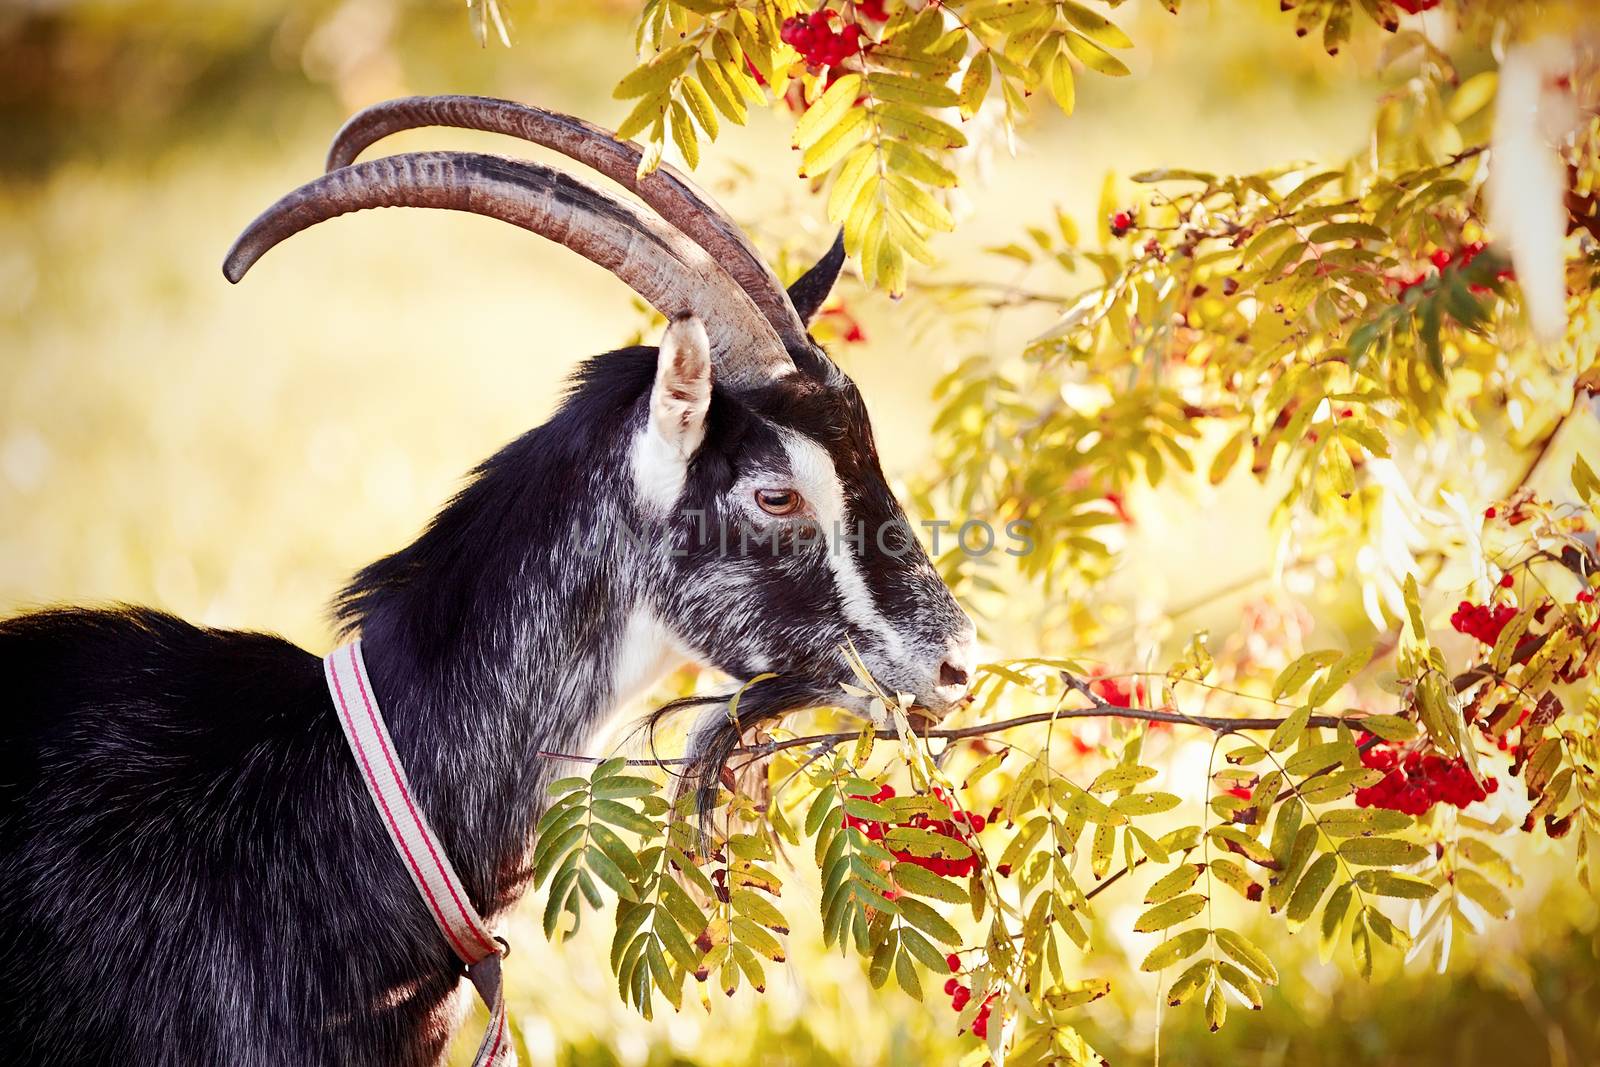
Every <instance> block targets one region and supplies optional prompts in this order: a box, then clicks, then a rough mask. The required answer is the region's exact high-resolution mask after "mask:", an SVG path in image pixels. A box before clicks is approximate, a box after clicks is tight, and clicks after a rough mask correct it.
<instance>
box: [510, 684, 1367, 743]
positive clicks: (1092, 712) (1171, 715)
mask: <svg viewBox="0 0 1600 1067" xmlns="http://www.w3.org/2000/svg"><path fill="white" fill-rule="evenodd" d="M1063 676H1064V677H1065V678H1066V681H1067V684H1068V685H1069V686H1071V687H1072V688H1073V689H1074V690H1076V691H1077V692H1079V693H1081V694H1083V695H1084V696H1085V697H1086V698H1087V699H1088V700H1089V701H1090V702H1091V706H1090V707H1087V708H1058V709H1056V710H1055V711H1040V712H1034V713H1033V714H1030V715H1018V716H1016V717H1014V718H1010V719H1000V720H998V721H996V722H980V723H973V724H972V725H971V726H959V727H949V728H944V727H931V728H929V729H925V730H917V731H916V733H917V735H918V736H919V737H926V738H939V739H942V740H946V741H961V740H965V739H967V738H972V737H986V736H988V735H990V734H995V733H1002V732H1004V731H1006V730H1015V729H1019V728H1021V727H1024V726H1037V725H1039V724H1040V723H1047V722H1052V721H1064V720H1068V719H1133V720H1138V721H1143V722H1156V723H1167V724H1170V725H1173V726H1197V727H1200V728H1201V729H1205V730H1211V731H1213V732H1215V733H1222V734H1231V733H1236V732H1238V731H1240V730H1276V729H1277V728H1278V727H1279V726H1280V725H1281V724H1282V723H1283V722H1284V720H1283V719H1282V718H1266V717H1243V718H1229V717H1225V716H1218V715H1186V714H1184V713H1183V712H1179V711H1169V710H1166V709H1162V708H1129V707H1123V706H1122V705H1120V704H1112V703H1109V702H1108V701H1106V700H1103V699H1102V698H1101V697H1100V696H1099V695H1098V694H1095V693H1094V692H1093V691H1092V690H1091V689H1090V688H1089V686H1088V683H1086V682H1084V681H1083V680H1082V679H1080V678H1076V677H1074V676H1072V675H1069V674H1065V672H1063ZM1345 721H1347V720H1345V719H1344V718H1342V717H1341V716H1338V715H1313V716H1311V718H1310V720H1309V721H1308V725H1310V726H1320V727H1326V728H1330V729H1331V728H1335V727H1337V726H1338V725H1339V724H1340V723H1341V722H1345ZM1348 721H1350V722H1352V723H1354V722H1358V721H1359V719H1355V718H1352V719H1350V720H1348ZM860 736H861V732H860V731H859V730H840V731H837V732H833V733H823V734H808V735H806V736H804V737H785V738H775V739H773V740H770V741H763V742H760V743H759V744H754V745H746V746H743V747H741V748H736V749H734V750H733V752H732V753H731V755H735V756H746V757H749V758H750V759H762V758H765V757H767V756H771V755H774V754H776V753H779V752H783V751H786V750H788V749H791V748H804V747H807V746H820V747H831V746H833V745H842V744H844V743H846V742H848V741H854V740H855V739H856V738H858V737H860ZM875 736H876V737H878V738H879V739H880V740H894V739H896V738H898V736H899V734H898V733H897V732H896V731H894V730H887V729H879V730H877V731H875ZM539 755H540V756H544V757H547V758H550V759H564V760H572V761H574V762H576V763H601V762H603V761H604V759H605V757H600V756H581V755H576V754H573V753H568V752H549V751H541V752H540V753H539ZM693 762H695V761H694V760H693V759H692V758H690V757H687V756H678V757H672V758H667V759H659V758H644V757H638V758H630V759H629V760H628V765H629V766H631V767H681V766H685V765H687V764H690V763H693Z"/></svg>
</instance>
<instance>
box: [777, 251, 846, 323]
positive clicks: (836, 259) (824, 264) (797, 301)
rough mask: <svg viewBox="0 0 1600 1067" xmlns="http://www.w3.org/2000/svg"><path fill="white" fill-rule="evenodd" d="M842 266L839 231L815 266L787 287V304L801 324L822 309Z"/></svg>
mask: <svg viewBox="0 0 1600 1067" xmlns="http://www.w3.org/2000/svg"><path fill="white" fill-rule="evenodd" d="M843 266H844V231H843V230H840V231H839V236H837V237H835V238H834V239H833V246H832V247H831V248H829V249H828V250H827V252H825V253H823V256H822V258H821V259H819V260H817V264H816V266H814V267H812V268H811V269H810V270H808V271H806V272H805V273H804V274H802V275H801V276H800V278H799V280H797V281H796V282H795V283H794V284H793V285H791V286H789V303H791V304H793V305H794V309H795V311H796V312H798V313H799V315H800V321H801V322H806V323H809V322H810V321H811V318H812V316H814V315H815V314H816V313H817V309H818V308H820V307H822V302H823V301H824V300H826V299H828V294H829V293H830V292H832V291H833V283H834V282H836V281H838V280H839V269H840V268H841V267H843Z"/></svg>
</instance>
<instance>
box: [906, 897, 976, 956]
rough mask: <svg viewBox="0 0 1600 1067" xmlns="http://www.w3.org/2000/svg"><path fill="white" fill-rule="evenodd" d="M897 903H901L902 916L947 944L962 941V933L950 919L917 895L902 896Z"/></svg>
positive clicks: (956, 943) (957, 943)
mask: <svg viewBox="0 0 1600 1067" xmlns="http://www.w3.org/2000/svg"><path fill="white" fill-rule="evenodd" d="M895 903H896V904H898V905H899V908H900V914H901V916H902V917H903V918H904V919H905V920H906V921H907V922H909V923H911V924H912V925H913V926H915V927H916V928H917V929H919V930H921V931H923V932H924V933H926V934H928V935H930V936H932V937H935V938H937V939H938V940H940V941H943V942H944V943H945V944H947V945H959V944H960V943H961V935H960V934H959V933H957V932H956V928H955V927H954V926H951V925H950V921H949V920H948V919H946V918H945V917H944V916H943V915H940V914H939V913H938V912H936V911H934V910H933V909H932V908H930V907H929V906H928V905H926V904H924V903H923V902H922V901H920V900H918V899H916V898H915V897H901V898H900V899H899V900H898V901H896V902H895Z"/></svg>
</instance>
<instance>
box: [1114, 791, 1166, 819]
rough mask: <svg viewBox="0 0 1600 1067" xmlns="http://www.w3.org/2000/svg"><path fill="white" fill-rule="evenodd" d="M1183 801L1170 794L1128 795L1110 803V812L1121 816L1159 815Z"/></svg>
mask: <svg viewBox="0 0 1600 1067" xmlns="http://www.w3.org/2000/svg"><path fill="white" fill-rule="evenodd" d="M1181 803H1183V801H1181V800H1179V799H1178V798H1177V797H1175V796H1173V795H1172V794H1171V793H1129V794H1128V795H1127V796H1122V797H1118V798H1117V799H1115V800H1113V801H1112V802H1111V810H1112V811H1115V812H1120V813H1121V814H1123V815H1129V816H1139V815H1159V814H1160V813H1161V812H1164V811H1171V810H1172V809H1173V808H1176V807H1177V806H1178V805H1179V804H1181Z"/></svg>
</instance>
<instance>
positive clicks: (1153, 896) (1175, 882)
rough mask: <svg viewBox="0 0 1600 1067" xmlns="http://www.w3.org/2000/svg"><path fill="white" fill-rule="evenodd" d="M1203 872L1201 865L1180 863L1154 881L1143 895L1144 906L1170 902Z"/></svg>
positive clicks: (1203, 866)
mask: <svg viewBox="0 0 1600 1067" xmlns="http://www.w3.org/2000/svg"><path fill="white" fill-rule="evenodd" d="M1204 870H1205V864H1203V863H1182V864H1179V865H1178V866H1176V867H1174V868H1173V869H1172V870H1170V871H1168V872H1167V873H1166V874H1164V875H1162V876H1161V877H1160V878H1159V879H1157V880H1156V882H1155V884H1154V885H1152V886H1151V887H1150V891H1149V892H1148V893H1146V894H1145V897H1144V902H1145V903H1146V904H1162V903H1165V902H1166V901H1169V900H1171V899H1172V898H1173V897H1175V896H1177V895H1178V894H1179V893H1182V892H1185V891H1186V890H1188V888H1189V887H1190V886H1192V885H1194V884H1195V882H1196V881H1198V880H1199V878H1200V874H1201V872H1202V871H1204Z"/></svg>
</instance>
